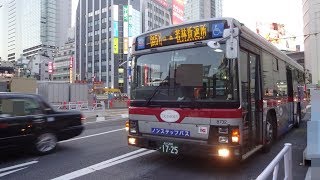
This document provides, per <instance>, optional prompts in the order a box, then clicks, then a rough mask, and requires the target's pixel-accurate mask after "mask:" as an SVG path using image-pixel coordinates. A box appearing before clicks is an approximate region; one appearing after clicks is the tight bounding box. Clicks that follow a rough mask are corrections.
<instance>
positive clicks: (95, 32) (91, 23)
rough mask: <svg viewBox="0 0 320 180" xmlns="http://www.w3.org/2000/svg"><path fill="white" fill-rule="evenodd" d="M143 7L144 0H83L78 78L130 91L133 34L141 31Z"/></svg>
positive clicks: (78, 34)
mask: <svg viewBox="0 0 320 180" xmlns="http://www.w3.org/2000/svg"><path fill="white" fill-rule="evenodd" d="M140 8H141V4H140V0H108V1H105V0H94V1H92V0H79V3H78V7H77V12H76V14H77V19H76V61H75V64H74V65H75V69H74V70H75V73H76V80H86V81H88V82H94V81H102V82H103V83H104V84H105V87H109V88H119V89H120V90H121V91H122V92H126V91H127V80H128V78H127V67H126V66H127V63H126V61H127V59H128V53H129V51H130V46H131V45H130V44H132V38H133V37H134V36H137V35H138V34H140V33H141V28H140V26H139V25H140V24H141V23H140V22H141V13H140V12H141V11H140Z"/></svg>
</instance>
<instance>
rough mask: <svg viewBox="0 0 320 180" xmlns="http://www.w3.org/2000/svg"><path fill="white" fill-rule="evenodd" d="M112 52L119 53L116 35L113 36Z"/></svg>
mask: <svg viewBox="0 0 320 180" xmlns="http://www.w3.org/2000/svg"><path fill="white" fill-rule="evenodd" d="M113 53H114V54H119V39H118V38H116V37H115V38H113Z"/></svg>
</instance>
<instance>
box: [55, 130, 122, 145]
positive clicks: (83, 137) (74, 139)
mask: <svg viewBox="0 0 320 180" xmlns="http://www.w3.org/2000/svg"><path fill="white" fill-rule="evenodd" d="M123 130H125V128H121V129H115V130H111V131H106V132H103V133H98V134H92V135H88V136H82V137H78V138H73V139H68V140H64V141H60V142H59V143H65V142H70V141H76V140H79V139H85V138H89V137H95V136H100V135H104V134H109V133H113V132H117V131H123Z"/></svg>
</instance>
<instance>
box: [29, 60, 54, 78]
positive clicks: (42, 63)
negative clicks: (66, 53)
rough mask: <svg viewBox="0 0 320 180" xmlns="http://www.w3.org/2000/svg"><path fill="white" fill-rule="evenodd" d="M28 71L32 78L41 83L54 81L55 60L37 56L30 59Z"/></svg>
mask: <svg viewBox="0 0 320 180" xmlns="http://www.w3.org/2000/svg"><path fill="white" fill-rule="evenodd" d="M29 60H30V61H29V64H28V69H29V72H30V77H33V78H35V79H37V80H40V81H49V80H52V73H53V60H52V59H51V58H50V57H48V56H46V55H43V54H36V55H34V56H32V57H31V58H29Z"/></svg>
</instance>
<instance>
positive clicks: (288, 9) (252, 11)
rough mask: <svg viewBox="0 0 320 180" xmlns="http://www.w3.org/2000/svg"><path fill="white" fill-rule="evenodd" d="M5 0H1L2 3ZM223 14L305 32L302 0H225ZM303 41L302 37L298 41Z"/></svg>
mask: <svg viewBox="0 0 320 180" xmlns="http://www.w3.org/2000/svg"><path fill="white" fill-rule="evenodd" d="M3 1H4V0H0V5H1V3H2V2H3ZM71 1H72V24H73V25H74V22H75V18H76V17H75V16H76V8H77V3H78V1H79V0H71ZM4 9H5V8H0V42H1V43H0V57H5V56H6V51H7V50H6V36H5V34H6V30H5V28H2V27H3V23H4V22H5V21H4V16H5V15H4V14H3V10H4ZM223 16H225V17H233V18H236V19H238V20H239V21H240V22H241V23H244V24H245V25H246V26H247V27H249V28H251V29H253V30H254V29H255V24H256V22H257V21H262V22H277V23H282V24H285V26H286V29H287V30H288V31H289V33H290V34H292V35H296V36H299V35H302V34H303V21H302V19H303V17H302V1H301V0H223ZM298 43H299V44H302V43H303V39H302V37H301V38H300V40H299V41H298Z"/></svg>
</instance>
